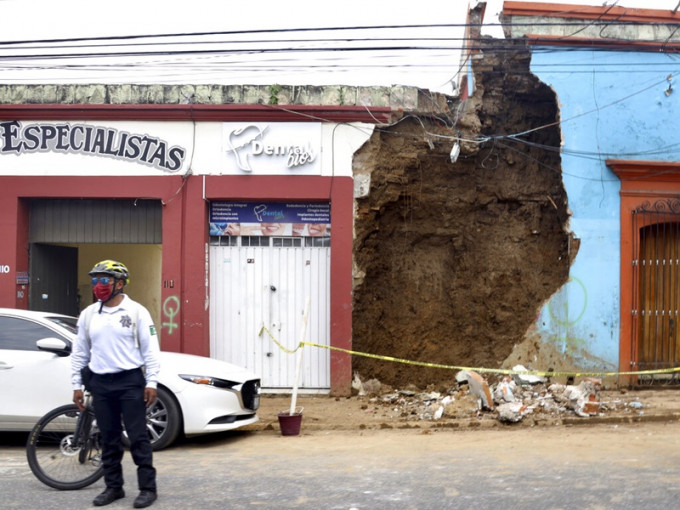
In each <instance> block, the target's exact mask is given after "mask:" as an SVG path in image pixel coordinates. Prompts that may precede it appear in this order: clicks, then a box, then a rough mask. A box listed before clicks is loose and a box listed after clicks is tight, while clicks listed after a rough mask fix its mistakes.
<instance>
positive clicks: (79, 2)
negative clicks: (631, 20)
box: [0, 0, 680, 94]
mask: <svg viewBox="0 0 680 510" xmlns="http://www.w3.org/2000/svg"><path fill="white" fill-rule="evenodd" d="M530 1H531V0H530ZM614 1H615V0H607V1H606V2H604V1H599V2H598V1H593V0H590V1H588V0H555V1H554V2H553V3H571V4H581V5H600V6H601V5H603V4H604V3H606V4H607V5H611V4H612V3H614ZM468 3H469V2H468V1H467V0H425V1H424V2H421V3H418V2H411V1H407V0H393V1H389V2H388V1H383V0H381V1H377V0H343V1H342V2H337V3H333V4H329V3H327V2H323V1H319V0H292V1H289V2H280V1H273V0H258V1H257V2H240V1H239V2H236V1H233V0H232V1H227V0H189V1H186V0H183V1H177V0H134V1H133V0H117V1H116V2H113V3H94V2H92V1H91V0H59V1H55V0H0V84H7V83H166V84H173V83H193V84H200V83H214V84H253V85H257V84H264V85H270V84H279V85H338V84H342V85H367V86H368V85H371V86H374V85H385V86H391V85H408V86H415V87H421V88H426V89H429V90H431V91H434V92H443V93H446V94H454V93H455V90H454V87H455V86H454V85H453V84H454V83H455V82H456V78H455V75H456V73H457V71H458V69H459V67H460V51H459V50H460V46H461V44H462V41H461V40H460V38H461V37H462V35H463V27H462V26H460V25H462V24H464V23H465V16H466V12H467V7H468ZM472 3H473V4H476V0H472ZM502 3H503V2H502V0H488V1H487V10H486V12H487V16H486V21H490V22H495V21H497V18H496V17H495V15H496V14H497V13H498V12H500V10H501V9H502ZM678 3H680V0H619V1H618V3H617V5H619V6H625V7H644V8H647V9H674V8H675V7H676V6H677V5H678ZM95 5H101V6H102V7H95ZM404 25H419V26H418V27H413V28H387V27H403V26H404ZM437 25H458V26H454V27H452V26H447V27H438V26H437ZM367 27H381V28H370V29H369V28H367ZM310 28H315V29H325V30H313V31H312V30H308V29H310ZM295 29H307V30H295ZM212 32H220V34H216V35H212V36H202V37H193V36H190V35H188V34H195V33H212ZM485 32H486V33H488V34H490V35H494V36H496V37H500V36H501V34H500V33H499V32H498V29H497V28H496V30H495V31H494V29H493V27H489V28H488V29H487V30H486V31H485ZM158 34H173V35H177V37H172V38H168V37H163V38H159V37H156V38H148V37H145V38H134V39H131V38H129V36H137V35H145V36H148V35H158ZM180 34H181V35H180ZM104 37H122V38H121V39H116V40H112V39H107V40H103V39H101V38H104ZM83 38H98V39H90V40H85V41H83V40H76V41H68V40H73V39H83ZM55 39H57V40H67V41H65V42H59V43H54V42H52V43H45V42H40V43H37V42H35V43H32V44H28V43H26V42H27V41H45V40H55ZM17 41H20V42H21V41H23V42H24V43H22V44H16V42H17ZM12 42H14V44H10V43H12ZM189 49H191V50H192V51H194V52H196V51H198V53H193V54H191V55H189V54H187V53H186V52H187V51H188V50H189ZM283 50H286V51H283ZM112 52H119V53H120V52H124V53H125V54H126V55H124V56H113V55H111V53H112ZM168 52H172V53H173V54H172V55H168V54H167V53H168ZM91 53H95V56H93V57H88V55H89V54H91Z"/></svg>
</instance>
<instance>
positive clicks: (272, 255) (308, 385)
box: [210, 236, 330, 392]
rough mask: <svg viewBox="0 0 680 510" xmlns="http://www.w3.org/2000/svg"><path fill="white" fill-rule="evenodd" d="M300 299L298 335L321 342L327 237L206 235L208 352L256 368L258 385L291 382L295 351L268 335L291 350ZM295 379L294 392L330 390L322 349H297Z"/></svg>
mask: <svg viewBox="0 0 680 510" xmlns="http://www.w3.org/2000/svg"><path fill="white" fill-rule="evenodd" d="M308 298H309V302H310V310H309V318H308V323H307V328H306V335H305V340H308V341H311V342H315V343H319V344H323V345H329V344H330V247H329V246H328V241H326V242H319V240H318V239H313V238H299V237H297V238H289V237H263V236H253V237H251V236H241V237H232V236H224V237H211V247H210V351H211V356H212V357H213V358H217V359H221V360H225V361H228V362H230V363H234V364H236V365H239V366H242V367H246V368H248V369H250V370H252V371H254V372H256V373H258V374H260V376H261V377H262V386H263V389H264V390H265V391H266V390H270V391H276V390H277V389H287V388H292V387H293V385H294V383H295V368H296V355H295V354H291V353H287V352H286V351H285V350H283V349H281V348H280V347H279V346H278V345H277V344H276V341H278V342H279V343H280V344H281V345H282V346H283V347H285V348H286V349H289V350H294V349H295V348H296V346H297V345H298V343H299V342H300V340H301V338H300V335H301V334H302V329H303V317H304V311H305V306H306V303H307V299H308ZM263 328H266V329H263ZM272 337H273V338H272ZM274 339H275V340H276V341H275V340H274ZM298 383H299V388H300V390H301V391H305V390H306V391H308V392H313V391H326V390H328V389H330V355H329V352H328V349H323V348H319V347H310V346H306V347H304V349H303V360H302V370H301V373H300V380H299V381H298Z"/></svg>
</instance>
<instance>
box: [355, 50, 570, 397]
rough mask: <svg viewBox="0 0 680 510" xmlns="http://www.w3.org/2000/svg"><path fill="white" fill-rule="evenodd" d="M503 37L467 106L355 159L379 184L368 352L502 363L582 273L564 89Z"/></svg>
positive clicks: (365, 283) (366, 302)
mask: <svg viewBox="0 0 680 510" xmlns="http://www.w3.org/2000/svg"><path fill="white" fill-rule="evenodd" d="M502 43H503V47H504V48H505V49H498V46H499V41H493V40H492V41H487V42H483V43H481V46H482V47H483V48H487V49H482V50H480V51H479V53H478V54H477V55H476V57H475V91H474V94H473V95H472V96H471V97H469V98H468V99H467V100H466V101H465V102H464V103H462V104H453V103H452V104H451V105H450V109H449V110H448V111H442V113H441V114H438V115H433V114H427V115H419V116H415V115H408V116H405V117H404V118H403V119H401V121H400V122H397V123H395V124H393V125H391V126H387V127H382V128H379V129H377V130H376V132H375V133H374V134H373V136H372V138H371V140H370V141H369V143H367V144H366V145H365V146H364V147H363V148H362V149H361V151H360V152H359V153H358V154H357V156H356V158H355V177H356V178H361V179H363V181H364V182H369V181H370V187H369V188H368V192H367V193H366V194H365V196H363V197H360V198H357V204H356V206H357V214H356V220H355V244H354V258H355V287H354V309H353V348H354V349H355V350H356V351H361V352H367V353H372V354H379V355H385V356H392V357H398V358H405V359H408V360H417V361H424V362H432V363H438V364H446V365H457V366H468V367H488V368H496V367H499V366H501V365H502V363H503V361H504V360H505V359H506V358H507V357H508V356H509V355H510V353H511V351H512V349H513V346H514V345H515V344H518V343H519V342H521V341H522V339H523V338H524V336H525V334H526V332H527V330H528V329H529V328H530V326H531V325H532V323H533V322H534V320H535V319H536V316H537V314H538V312H539V310H540V307H541V305H542V304H543V303H544V302H545V301H546V300H547V299H548V298H549V297H550V296H551V295H552V294H553V293H554V292H556V291H557V290H558V289H559V288H560V286H561V285H562V284H564V283H565V282H566V280H567V278H568V271H569V254H568V245H569V234H568V233H567V228H566V225H567V222H568V209H567V197H566V194H565V191H564V188H563V185H562V179H561V171H560V154H559V150H557V149H558V148H559V146H560V130H559V124H558V106H557V102H556V98H555V94H554V93H553V91H552V90H550V88H548V87H547V86H546V85H545V84H543V83H541V82H539V81H538V80H537V79H536V77H535V76H533V75H532V74H531V72H530V70H529V61H530V54H529V52H528V51H527V50H526V49H525V48H523V47H521V46H517V45H514V44H513V43H510V42H508V41H503V42H502ZM538 127H541V129H536V130H534V129H535V128H538ZM529 130H534V131H530V132H528V133H527V134H524V135H522V136H521V137H519V138H520V139H521V141H518V140H517V139H508V138H503V137H500V138H499V137H498V135H511V134H516V133H523V132H525V131H529ZM456 136H459V137H460V138H461V139H462V140H463V142H462V143H461V148H462V151H461V154H460V157H459V158H458V160H457V161H456V162H455V163H452V162H451V158H450V152H451V148H452V145H453V142H454V138H455V137H456ZM571 255H572V257H573V254H571ZM353 369H354V370H355V371H356V372H358V373H359V374H360V376H361V377H362V378H364V379H366V378H377V379H379V380H380V381H381V382H383V383H387V384H390V385H393V386H396V387H403V386H404V385H406V384H414V385H416V386H419V387H425V386H427V385H429V384H440V383H441V384H445V383H447V382H451V381H453V380H454V375H455V372H453V371H450V370H445V369H438V368H427V367H422V366H415V365H409V364H402V363H394V362H389V361H383V360H379V359H373V358H366V357H359V356H357V357H354V358H353Z"/></svg>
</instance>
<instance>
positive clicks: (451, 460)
mask: <svg viewBox="0 0 680 510" xmlns="http://www.w3.org/2000/svg"><path fill="white" fill-rule="evenodd" d="M22 440H23V437H18V436H17V435H8V434H4V435H1V434H0V494H1V496H0V497H1V500H0V501H1V502H0V507H1V508H3V509H14V508H21V509H45V510H51V509H59V510H63V509H66V508H68V509H80V508H94V507H92V506H91V501H92V499H93V498H94V497H95V496H96V495H97V494H98V493H99V492H100V491H101V490H103V487H104V486H103V481H99V482H97V483H96V484H94V485H92V486H90V487H88V488H85V489H81V490H79V491H71V492H60V491H56V490H53V489H50V488H48V487H46V486H44V485H42V484H41V483H40V482H39V481H38V480H36V479H35V478H34V477H33V475H32V473H31V472H30V470H29V468H28V465H27V464H26V461H25V454H24V448H23V445H22ZM125 459H126V460H125V473H126V476H127V480H128V483H127V486H126V490H127V493H128V495H127V497H126V498H124V499H122V500H119V501H116V502H115V503H113V504H111V505H110V506H108V507H107V508H111V509H120V508H131V507H132V501H133V500H134V497H135V496H136V494H137V491H136V483H135V477H134V465H133V464H132V462H131V460H130V458H129V454H126V457H125ZM154 460H155V465H156V467H157V469H158V481H159V500H158V501H157V502H156V503H155V504H154V506H153V507H152V508H155V509H159V510H160V509H221V510H222V509H288V508H296V509H315V510H316V509H344V510H349V509H361V510H364V509H366V510H367V509H371V510H380V509H390V510H392V509H445V508H456V509H465V508H474V509H492V508H493V509H499V508H501V509H513V508H522V509H534V508H535V509H539V508H540V509H542V510H545V509H579V510H581V509H598V510H599V509H628V508H630V509H633V508H634V509H638V510H639V509H642V508H644V509H645V510H650V509H664V510H666V509H668V508H675V505H676V504H677V502H678V500H679V499H680V471H679V470H680V423H679V422H677V421H672V422H667V423H643V424H629V425H595V426H592V427H573V428H572V427H544V428H543V427H542V428H539V427H536V428H533V429H531V428H524V429H500V430H498V429H494V430H464V431H462V430H457V431H454V430H450V431H422V430H417V431H414V430H383V431H381V430H377V431H373V430H371V431H362V432H352V431H331V432H322V431H313V432H304V431H303V433H302V434H301V435H300V436H288V437H283V436H281V435H280V434H279V433H278V432H276V431H271V432H240V433H225V434H219V435H211V436H204V437H201V438H195V439H193V440H187V441H185V442H183V443H181V444H178V445H176V446H174V447H171V448H169V449H166V450H163V451H161V452H157V453H156V455H155V459H154Z"/></svg>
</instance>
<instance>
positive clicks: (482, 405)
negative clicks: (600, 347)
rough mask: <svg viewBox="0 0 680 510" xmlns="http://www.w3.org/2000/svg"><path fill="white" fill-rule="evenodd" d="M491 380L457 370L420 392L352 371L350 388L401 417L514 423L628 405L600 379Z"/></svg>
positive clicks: (601, 411) (633, 408) (634, 407)
mask: <svg viewBox="0 0 680 510" xmlns="http://www.w3.org/2000/svg"><path fill="white" fill-rule="evenodd" d="M494 379H495V382H493V383H490V384H487V379H486V378H483V377H481V376H480V375H479V374H477V373H475V372H471V371H461V372H459V374H457V376H456V381H457V382H456V383H455V384H454V385H452V386H450V387H446V388H439V389H437V390H435V388H434V387H433V386H430V387H428V389H427V390H426V391H418V390H417V389H416V388H414V387H413V386H411V387H409V388H405V389H402V390H393V389H392V388H391V387H390V386H388V385H382V384H380V383H379V381H377V380H376V379H371V380H370V384H369V385H367V386H366V387H364V386H363V383H362V382H361V378H360V376H359V375H358V374H355V378H354V384H355V386H354V387H355V392H356V394H357V395H361V396H364V397H368V402H369V403H370V404H372V405H374V406H376V410H377V409H378V408H383V411H385V409H387V410H388V414H390V415H392V416H393V417H394V416H398V417H399V418H401V419H403V420H404V421H436V420H440V419H442V418H455V419H461V418H472V417H486V418H492V419H497V420H499V421H501V422H504V423H517V422H520V421H522V420H523V419H524V418H525V417H527V416H532V418H533V419H534V420H535V421H545V420H548V419H550V420H554V419H556V418H561V417H566V416H579V417H583V418H587V417H591V416H604V415H606V414H607V413H608V412H609V411H620V410H621V406H623V407H624V408H625V407H626V406H627V403H625V402H624V401H623V400H614V401H611V400H607V401H602V400H601V397H600V392H601V390H602V383H601V381H600V380H599V379H595V378H590V377H588V378H584V379H583V380H582V381H580V382H579V383H578V384H576V385H564V384H559V383H552V384H549V383H548V382H547V380H546V379H545V378H538V377H535V378H529V377H526V376H522V375H514V376H509V375H499V376H494ZM527 380H530V381H532V382H527ZM376 383H377V384H376ZM491 394H493V401H492V402H487V401H486V398H489V399H490V398H491ZM623 394H624V393H622V395H623ZM494 404H495V406H494ZM629 409H630V411H631V412H637V411H639V410H640V409H641V406H638V405H631V406H630V408H629Z"/></svg>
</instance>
